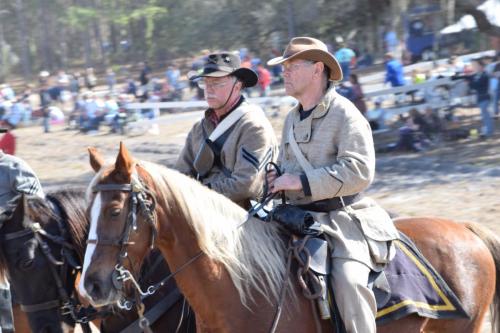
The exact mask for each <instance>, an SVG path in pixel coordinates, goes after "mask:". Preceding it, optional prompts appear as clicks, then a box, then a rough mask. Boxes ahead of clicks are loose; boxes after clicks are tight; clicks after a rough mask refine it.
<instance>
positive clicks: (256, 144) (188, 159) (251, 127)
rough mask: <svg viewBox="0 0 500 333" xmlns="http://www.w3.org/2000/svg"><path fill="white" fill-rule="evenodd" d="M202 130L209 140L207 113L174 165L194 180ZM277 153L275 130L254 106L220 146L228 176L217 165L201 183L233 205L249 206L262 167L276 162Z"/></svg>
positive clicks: (256, 192)
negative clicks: (226, 198)
mask: <svg viewBox="0 0 500 333" xmlns="http://www.w3.org/2000/svg"><path fill="white" fill-rule="evenodd" d="M245 103H246V102H243V104H241V105H240V106H239V107H241V106H242V105H244V104H245ZM203 128H204V129H205V131H206V135H208V136H209V135H210V134H211V133H212V132H213V131H214V130H215V126H214V125H213V123H212V122H211V121H209V120H208V118H207V113H205V117H204V118H202V119H201V120H200V121H199V122H197V123H196V124H195V125H194V126H193V128H192V129H191V131H190V132H189V134H188V136H187V139H186V144H185V146H184V148H183V149H182V151H181V153H180V155H179V158H178V160H177V163H176V165H175V168H176V169H177V170H179V171H180V172H182V173H184V174H187V175H191V176H193V177H194V176H196V171H195V170H194V167H193V162H194V159H195V157H196V154H197V152H198V150H199V149H200V146H201V145H202V144H203V142H204V141H205V138H204V135H203ZM277 151H278V144H277V139H276V136H275V134H274V130H273V128H272V126H271V124H270V122H269V120H268V119H267V117H266V115H265V114H264V111H262V109H260V108H259V107H257V106H255V110H252V111H251V112H247V113H245V114H244V115H243V116H242V117H241V118H240V119H239V120H238V121H237V123H236V124H235V127H234V129H233V130H232V132H231V133H230V134H229V136H228V137H227V139H226V141H225V143H224V145H223V146H222V150H221V156H220V160H221V163H222V165H224V167H225V168H226V169H227V171H229V173H230V174H229V175H227V172H226V174H225V173H224V171H223V170H222V169H221V168H220V167H219V166H218V165H214V166H213V167H212V169H211V170H210V172H209V173H208V175H206V176H205V178H203V179H202V182H203V183H204V184H205V185H207V186H209V187H210V188H212V189H213V190H215V191H217V192H219V193H221V194H223V195H224V196H226V197H228V198H229V199H231V200H232V201H234V202H236V203H238V204H240V205H242V206H248V201H249V200H250V199H256V198H259V197H260V196H261V194H262V190H263V185H264V169H265V165H266V163H267V162H269V161H271V160H276V156H277Z"/></svg>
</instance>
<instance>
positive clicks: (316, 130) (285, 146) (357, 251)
mask: <svg viewBox="0 0 500 333" xmlns="http://www.w3.org/2000/svg"><path fill="white" fill-rule="evenodd" d="M299 108H300V105H298V106H296V107H295V108H293V109H292V110H291V111H290V112H289V114H288V115H287V118H286V120H285V125H284V127H283V135H282V143H281V147H280V153H279V157H278V163H279V165H280V167H281V169H282V171H283V172H287V173H290V174H295V175H301V174H305V176H306V177H307V182H306V183H307V184H308V185H309V189H307V190H306V191H305V192H310V193H308V194H310V195H306V194H305V192H303V191H296V192H293V191H288V192H286V196H287V200H288V201H289V202H290V203H292V204H308V203H311V202H314V201H318V200H323V199H330V198H334V197H339V196H349V195H353V194H356V193H360V192H362V191H363V190H365V189H366V188H367V187H368V186H369V185H370V183H371V182H372V180H373V178H374V175H375V151H374V145H373V138H372V133H371V130H370V126H369V124H368V122H367V121H366V119H365V118H364V117H363V116H362V114H361V112H359V111H358V110H357V109H356V107H355V106H354V105H353V104H352V103H351V102H350V101H349V100H348V99H346V98H344V97H342V96H340V95H339V94H338V93H337V92H336V91H335V89H334V88H333V87H332V88H330V89H329V90H328V91H327V92H326V94H325V96H324V97H323V99H322V100H321V102H320V103H319V104H318V106H317V107H316V108H315V109H314V110H313V111H312V114H311V115H310V116H309V117H307V118H305V119H303V120H300V114H299ZM292 125H293V131H294V138H295V141H296V142H297V144H298V146H299V148H300V150H301V152H302V153H303V155H304V157H305V158H306V159H307V160H308V161H309V163H310V164H311V165H312V166H313V170H310V171H304V170H303V169H302V167H301V166H300V164H299V163H298V161H297V158H296V157H295V155H294V153H293V151H292V149H291V147H290V143H289V140H288V131H289V130H290V128H291V127H292ZM312 214H313V215H315V216H316V218H317V219H318V220H320V222H322V225H323V227H324V230H325V232H326V233H327V234H329V235H330V236H331V237H330V240H331V241H332V243H333V244H332V246H333V256H334V257H338V258H347V259H353V260H357V261H360V262H362V263H365V264H366V265H368V266H369V267H371V268H373V269H377V268H379V266H381V265H383V264H385V263H387V262H388V261H389V260H390V259H392V257H393V255H394V252H393V248H392V247H391V246H390V243H387V242H388V241H391V240H394V239H397V238H398V233H397V230H396V228H395V227H394V224H393V222H392V220H391V218H390V217H389V215H388V214H387V213H386V211H385V210H383V209H382V208H381V207H380V206H378V205H377V204H376V203H375V202H374V201H373V200H372V199H370V198H368V197H365V198H363V199H361V200H359V201H357V202H355V203H354V204H352V205H351V206H348V207H347V208H346V209H338V210H335V211H331V212H329V213H326V212H325V213H314V212H313V213H312Z"/></svg>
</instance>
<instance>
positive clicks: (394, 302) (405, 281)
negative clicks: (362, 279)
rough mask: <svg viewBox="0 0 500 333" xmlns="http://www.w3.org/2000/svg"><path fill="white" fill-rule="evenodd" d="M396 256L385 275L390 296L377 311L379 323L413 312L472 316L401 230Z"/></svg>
mask: <svg viewBox="0 0 500 333" xmlns="http://www.w3.org/2000/svg"><path fill="white" fill-rule="evenodd" d="M395 245H396V249H397V251H396V256H395V258H394V259H393V260H392V261H391V262H390V263H389V264H388V265H387V268H386V269H385V271H384V272H385V275H386V277H387V280H388V282H389V286H390V288H391V295H390V298H389V300H388V301H387V303H385V304H384V305H383V306H382V307H381V308H380V307H379V308H378V311H377V317H376V318H377V324H384V323H387V322H389V321H392V320H397V319H400V318H402V317H405V316H407V315H409V314H412V313H417V314H418V315H419V316H421V317H429V318H433V319H451V318H469V316H468V314H467V313H466V312H465V310H464V309H463V307H462V304H461V303H460V301H459V299H458V297H457V296H456V295H455V293H454V292H453V291H452V290H451V289H450V287H448V285H447V284H446V282H445V281H444V280H443V278H442V277H441V276H440V275H439V273H438V272H437V271H436V270H435V269H434V268H433V267H432V266H431V264H430V263H429V262H428V261H427V260H426V259H425V258H424V256H423V255H422V253H420V251H419V250H418V249H417V247H416V246H415V244H413V242H412V241H411V240H410V239H409V238H408V237H406V236H405V235H404V234H402V233H401V232H400V240H398V241H395Z"/></svg>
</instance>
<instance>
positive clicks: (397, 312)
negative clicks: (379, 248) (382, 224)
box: [294, 232, 469, 332]
mask: <svg viewBox="0 0 500 333" xmlns="http://www.w3.org/2000/svg"><path fill="white" fill-rule="evenodd" d="M301 242H303V243H304V244H303V247H304V249H305V250H303V251H300V254H299V257H300V258H301V259H300V260H298V261H299V270H300V269H301V268H300V267H301V262H300V261H301V260H302V261H303V262H307V263H308V267H307V268H308V272H309V273H310V274H314V276H315V277H316V278H317V279H318V280H319V281H320V282H321V281H325V282H326V283H325V284H324V285H323V287H325V288H326V289H325V290H324V291H323V294H321V295H318V296H317V297H316V301H317V305H318V312H319V314H320V316H321V318H322V319H325V320H326V319H330V320H331V321H332V324H333V325H334V326H335V327H336V331H337V332H345V328H344V326H343V323H342V320H341V317H340V312H339V311H338V307H337V305H336V304H335V297H334V295H335V290H333V288H332V285H331V283H329V282H330V281H331V279H330V278H329V277H328V275H329V274H330V261H331V260H330V249H329V247H328V243H327V241H326V240H325V239H323V238H322V236H321V235H315V236H311V235H306V236H304V237H302V238H298V239H297V240H295V241H294V243H295V244H298V243H301ZM396 249H397V250H396V256H395V258H394V259H393V260H392V261H391V262H390V263H389V264H388V265H387V267H386V268H385V269H384V270H383V271H381V272H373V271H372V272H371V273H370V276H369V284H368V286H369V287H371V288H372V290H373V293H374V295H375V299H376V301H377V315H376V321H377V324H386V323H388V322H390V321H393V320H398V319H400V318H403V317H405V316H407V315H410V314H413V313H416V314H418V315H419V316H421V317H428V318H433V319H441V318H442V319H452V318H469V316H468V314H467V312H466V311H465V310H464V308H463V306H462V304H461V303H460V300H459V299H458V297H457V296H456V295H455V293H454V292H453V291H452V290H451V289H450V288H449V286H448V285H447V284H446V282H445V281H444V279H443V278H442V277H441V276H440V275H439V273H438V272H437V271H436V270H435V269H434V268H433V267H432V265H431V264H430V263H429V262H428V261H427V260H426V259H425V257H424V256H423V255H422V254H421V253H420V251H419V250H418V248H417V247H416V245H415V244H413V242H412V241H411V240H410V239H409V238H408V237H407V236H406V235H404V234H403V233H401V232H400V240H398V241H396ZM299 275H300V272H299ZM303 275H304V274H303ZM311 281H313V280H312V279H311V278H309V279H308V281H307V283H306V284H305V285H306V286H307V288H310V289H312V290H309V293H314V292H318V290H316V289H315V288H317V286H316V287H315V286H314V283H311ZM299 284H300V278H299ZM302 287H303V286H302ZM307 293H308V292H307V291H306V292H305V294H307ZM309 296H310V294H309ZM306 297H308V295H306Z"/></svg>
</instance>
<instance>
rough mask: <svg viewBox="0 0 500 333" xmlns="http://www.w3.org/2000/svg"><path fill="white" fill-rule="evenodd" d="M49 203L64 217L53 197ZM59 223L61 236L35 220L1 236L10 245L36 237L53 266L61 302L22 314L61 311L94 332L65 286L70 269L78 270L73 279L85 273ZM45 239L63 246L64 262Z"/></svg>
mask: <svg viewBox="0 0 500 333" xmlns="http://www.w3.org/2000/svg"><path fill="white" fill-rule="evenodd" d="M47 201H48V202H49V203H50V204H51V205H52V209H53V210H55V211H56V212H57V213H58V214H59V216H61V214H60V213H61V211H62V210H61V207H60V206H59V203H58V202H57V200H56V199H55V198H52V197H47ZM55 220H56V221H57V227H58V229H59V233H60V235H59V236H57V235H53V234H51V233H48V232H47V231H45V230H44V229H43V228H42V226H41V225H40V223H38V222H33V221H32V220H31V219H23V222H22V223H23V227H24V229H22V230H19V231H15V232H11V233H6V234H3V235H1V236H0V237H1V239H2V241H3V242H6V243H7V242H10V241H13V240H16V239H19V238H23V237H26V236H32V237H33V238H34V239H35V240H36V242H37V245H38V246H39V247H40V249H41V251H42V253H43V254H44V256H45V258H46V259H47V260H48V261H49V263H50V264H49V265H48V266H49V269H50V271H51V274H52V276H53V278H54V281H55V283H56V287H57V293H58V295H59V298H57V299H54V300H50V301H47V302H43V303H37V304H30V305H27V304H20V306H21V310H22V311H24V312H26V313H32V312H39V311H44V310H50V309H54V308H60V310H61V315H63V316H66V315H70V316H71V318H72V320H74V322H75V323H79V324H82V325H83V329H84V332H90V326H88V322H89V318H88V316H87V315H83V316H82V315H81V313H78V311H77V307H79V306H81V304H80V302H79V300H78V298H75V297H70V296H69V295H68V292H67V291H66V289H65V285H66V284H67V283H66V282H67V280H66V278H67V276H68V269H70V266H71V268H73V269H74V272H71V275H72V276H74V277H75V278H76V271H77V270H79V269H81V267H80V265H78V263H77V262H76V261H75V259H74V258H73V256H72V253H74V252H75V248H74V246H73V244H71V243H69V242H68V241H67V238H68V237H67V231H66V228H65V227H64V225H63V224H62V223H61V221H60V219H58V218H56V219H55ZM45 239H46V240H48V241H50V242H52V243H55V244H58V245H60V246H61V260H57V259H56V258H55V257H54V255H53V254H52V251H51V249H50V247H49V245H48V244H47V242H46V241H45ZM65 259H66V260H65ZM58 267H60V270H59V272H58V271H57V268H58Z"/></svg>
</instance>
